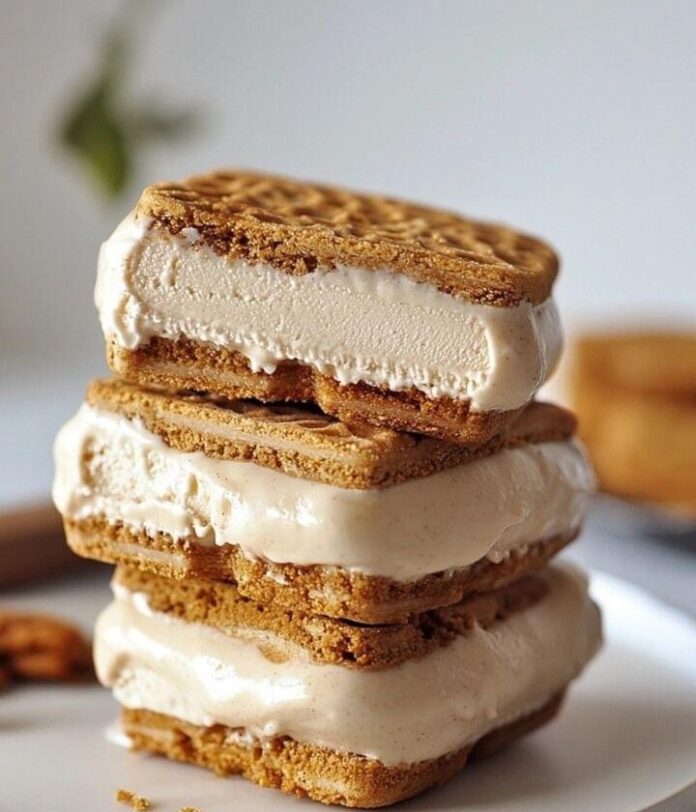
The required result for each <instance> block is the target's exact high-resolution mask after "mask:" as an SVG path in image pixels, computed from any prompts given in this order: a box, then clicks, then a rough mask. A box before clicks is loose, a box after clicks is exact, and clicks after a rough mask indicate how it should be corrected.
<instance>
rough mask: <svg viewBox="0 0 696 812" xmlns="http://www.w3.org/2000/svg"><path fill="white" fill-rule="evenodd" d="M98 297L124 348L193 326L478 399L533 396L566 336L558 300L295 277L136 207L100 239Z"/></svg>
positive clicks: (351, 278)
mask: <svg viewBox="0 0 696 812" xmlns="http://www.w3.org/2000/svg"><path fill="white" fill-rule="evenodd" d="M95 298H96V303H97V307H98V309H99V314H100V319H101V324H102V328H103V331H104V333H105V335H106V336H107V338H111V339H113V340H115V341H116V342H117V343H118V344H119V345H120V346H121V347H123V348H126V349H135V348H136V347H139V346H141V345H144V344H147V342H148V341H149V340H150V339H151V338H153V337H159V338H166V339H170V340H174V341H176V340H177V339H180V338H186V339H191V340H194V341H197V342H204V343H206V344H211V345H214V346H216V347H221V348H225V349H230V350H235V351H237V352H239V353H241V354H242V355H244V356H245V357H246V358H247V359H248V360H249V362H250V365H251V368H252V370H253V371H264V372H268V373H271V372H273V371H274V370H275V369H276V367H277V365H278V364H279V363H280V362H282V361H297V362H300V363H302V364H305V365H308V366H310V367H312V368H313V369H316V370H317V371H319V372H321V373H322V374H325V375H328V376H331V377H333V378H334V379H336V380H337V381H339V382H341V383H358V382H364V383H367V384H371V385H374V386H387V387H388V388H389V389H390V390H396V391H399V390H405V389H416V390H419V391H420V392H423V393H424V394H425V395H427V396H428V397H431V398H436V397H440V396H448V397H450V398H455V399H459V400H469V401H471V404H472V407H473V408H474V409H476V410H480V411H492V410H501V411H507V410H512V409H516V408H518V407H520V406H522V405H524V404H525V403H527V402H528V401H529V400H530V399H531V398H532V396H533V395H534V393H535V392H536V391H537V389H538V388H539V387H540V386H541V385H542V384H543V383H544V382H545V381H546V379H547V378H548V377H549V375H550V373H551V372H552V371H553V368H554V366H555V364H556V361H557V358H558V355H559V352H560V347H561V331H560V325H559V318H558V312H557V310H556V306H555V304H554V302H553V301H552V300H551V299H548V300H547V301H545V302H543V303H542V304H540V305H536V306H533V305H532V304H531V303H529V302H523V303H521V304H519V305H517V306H515V307H492V306H488V305H482V304H474V303H471V302H468V301H466V300H464V299H462V298H458V297H456V296H452V295H448V294H446V293H443V292H441V291H439V290H438V289H437V288H436V287H435V286H434V285H431V284H428V283H424V282H416V281H413V280H411V279H409V278H408V277H406V276H404V275H401V274H398V273H394V272H391V271H389V270H383V271H379V270H367V269H361V268H353V267H337V268H335V269H330V270H321V269H318V270H316V271H313V272H312V273H308V274H304V275H301V276H293V275H291V274H288V273H285V272H283V271H282V270H278V269H276V268H273V267H270V266H267V265H262V264H249V263H248V262H246V261H244V260H241V259H239V260H230V259H229V258H228V257H225V256H221V255H219V254H217V253H215V251H213V250H212V249H211V248H210V247H208V246H207V245H206V244H204V243H203V242H202V240H201V239H200V235H199V234H198V232H197V231H196V229H194V228H186V229H183V230H182V232H181V233H180V234H179V235H177V236H173V235H171V234H170V233H169V232H168V231H167V230H166V229H164V228H162V227H161V226H157V225H155V224H153V223H152V222H151V221H150V220H148V219H147V218H140V219H136V218H135V217H134V215H130V216H129V217H127V218H126V219H125V220H124V221H123V222H122V223H121V225H120V226H119V227H118V228H117V229H116V231H115V232H114V234H113V235H112V236H111V237H110V239H109V240H107V241H106V242H105V243H104V245H103V246H102V249H101V252H100V258H99V271H98V278H97V286H96V293H95Z"/></svg>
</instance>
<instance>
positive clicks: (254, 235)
mask: <svg viewBox="0 0 696 812" xmlns="http://www.w3.org/2000/svg"><path fill="white" fill-rule="evenodd" d="M136 212H137V214H138V216H143V217H149V218H152V219H153V221H154V223H155V224H159V225H161V226H164V227H165V228H167V229H168V230H169V231H170V232H171V233H172V234H178V233H179V232H180V231H181V230H182V229H183V228H192V227H193V228H196V229H197V230H198V232H199V233H200V235H201V238H202V239H203V241H204V242H205V243H207V244H208V245H209V246H210V247H212V248H213V249H214V250H215V251H216V252H217V253H219V254H221V255H226V256H229V257H230V258H231V259H237V258H242V259H245V260H247V261H249V262H250V263H265V264H267V265H271V266H272V267H274V268H278V269H280V270H283V271H285V272H286V273H289V274H294V275H300V274H306V273H311V272H312V271H314V270H315V269H317V268H333V267H335V266H336V265H349V266H357V267H360V268H366V269H370V270H383V269H389V270H391V271H394V272H397V273H401V274H404V275H405V276H408V277H410V278H412V279H415V280H416V281H419V282H428V283H430V284H432V285H435V286H436V287H437V288H439V289H440V290H441V291H444V292H445V293H449V294H452V295H455V296H460V297H462V298H465V299H468V300H470V301H473V302H481V303H485V304H491V305H498V306H501V307H510V306H514V305H516V304H519V303H520V302H521V301H523V300H527V301H530V302H533V303H534V304H539V303H541V302H543V301H544V300H545V299H547V298H548V296H549V294H550V292H551V286H552V285H553V281H554V279H555V277H556V274H557V271H558V258H557V257H556V255H555V253H554V252H553V250H552V249H551V248H550V247H549V246H548V245H546V244H545V243H543V242H541V240H538V239H536V238H534V237H530V236H528V235H526V234H521V233H519V232H517V231H514V230H513V229H511V228H508V227H506V226H502V225H493V224H490V223H479V222H475V221H473V220H469V219H467V218H465V217H463V216H461V215H459V214H455V213H453V212H450V211H445V210H442V209H436V208H432V207H428V206H423V205H419V204H415V203H408V202H405V201H401V200H395V199H393V198H387V197H381V196H378V195H366V194H360V193H357V192H352V191H348V190H346V189H340V188H337V187H332V186H324V185H320V184H316V183H305V182H302V181H296V180H291V179H289V178H283V177H277V176H273V175H263V174H259V173H254V172H244V171H241V170H230V171H218V172H211V173H209V174H207V175H199V176H196V177H191V178H188V179H186V180H184V181H181V182H179V183H176V182H169V181H167V182H164V183H158V184H155V185H154V186H149V187H147V188H146V189H145V191H144V192H143V194H142V196H141V198H140V201H139V202H138V205H137V209H136Z"/></svg>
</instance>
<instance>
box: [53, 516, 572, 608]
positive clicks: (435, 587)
mask: <svg viewBox="0 0 696 812" xmlns="http://www.w3.org/2000/svg"><path fill="white" fill-rule="evenodd" d="M65 532H66V538H67V541H68V544H69V545H70V548H71V549H72V550H73V552H75V553H77V554H78V555H81V556H83V557H84V558H93V559H96V560H97V561H105V562H108V563H112V564H127V565H129V566H135V567H139V568H141V569H143V570H145V571H146V572H152V573H155V574H158V575H163V576H164V577H166V578H174V579H185V578H208V579H213V580H221V581H224V580H228V581H234V582H235V583H236V584H237V587H238V589H239V592H240V593H241V594H242V595H244V596H246V597H249V598H252V599H253V600H255V601H259V602H260V603H266V604H270V603H277V604H278V605H280V606H284V607H286V608H289V609H298V610H300V611H303V612H308V613H310V614H320V615H327V616H329V617H336V618H349V619H351V620H355V621H358V622H361V623H401V622H403V621H405V620H407V619H408V618H409V617H410V616H412V615H414V614H420V613H421V612H426V611H428V610H429V609H436V608H438V607H442V606H449V605H451V604H453V603H458V602H459V601H461V600H462V598H464V597H465V596H467V595H472V594H475V593H479V592H485V591H486V590H489V589H496V588H498V587H500V586H503V585H505V584H507V583H510V582H511V581H513V580H515V579H516V578H520V577H521V576H523V575H529V574H531V573H534V572H537V571H538V570H540V569H541V568H542V567H544V566H545V565H546V564H547V563H548V561H549V560H550V559H551V558H552V557H553V556H554V555H555V554H556V553H557V552H558V551H559V550H560V549H561V548H562V547H564V546H565V545H566V544H568V543H569V542H570V541H572V540H573V538H575V536H576V535H577V531H576V532H573V533H572V534H570V535H568V536H565V537H555V538H552V539H546V540H543V541H538V542H536V543H530V545H529V547H528V548H527V549H526V550H525V551H523V552H519V553H512V554H511V555H510V556H508V557H507V558H505V559H504V560H503V561H501V562H500V563H499V564H495V563H493V562H492V561H489V560H487V559H484V560H482V561H479V562H476V563H475V564H473V565H472V566H471V567H469V568H467V569H462V570H454V571H452V572H439V573H435V574H433V575H428V576H426V577H425V578H421V579H419V580H417V581H394V580H392V579H390V578H385V577H382V576H369V575H363V574H361V573H356V572H351V571H350V570H347V569H343V568H340V567H323V566H319V565H311V566H296V565H294V564H272V563H270V562H267V561H263V560H261V559H252V558H249V557H247V556H246V555H245V554H244V553H243V552H242V550H241V549H240V548H239V547H238V546H236V545H225V546H222V547H217V546H204V545H201V544H198V543H196V542H193V541H179V542H177V541H174V539H172V538H171V536H168V535H166V534H163V533H159V534H157V535H156V536H149V535H147V534H146V533H144V532H139V531H134V530H131V529H130V528H128V527H126V526H125V525H122V524H110V523H109V522H108V521H107V520H106V519H105V518H102V517H92V518H89V519H83V520H80V521H74V520H71V519H66V520H65Z"/></svg>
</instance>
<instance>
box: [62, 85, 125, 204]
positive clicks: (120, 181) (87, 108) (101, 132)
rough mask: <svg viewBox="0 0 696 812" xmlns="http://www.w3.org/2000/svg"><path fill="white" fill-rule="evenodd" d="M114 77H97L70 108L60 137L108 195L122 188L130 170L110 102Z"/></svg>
mask: <svg viewBox="0 0 696 812" xmlns="http://www.w3.org/2000/svg"><path fill="white" fill-rule="evenodd" d="M112 81H113V77H110V76H104V77H101V78H100V82H99V84H98V85H97V86H96V87H94V88H93V89H92V90H91V91H90V92H88V93H87V94H85V95H84V96H83V97H82V98H81V99H79V100H78V103H77V104H76V106H75V107H74V108H73V110H71V111H70V113H69V114H68V117H67V119H66V121H65V124H64V125H63V130H62V133H61V138H62V142H63V144H64V145H65V146H66V147H68V148H69V149H70V150H71V151H72V152H73V153H74V154H75V155H76V156H77V157H78V158H79V159H80V160H81V161H82V162H83V163H84V164H85V166H86V167H87V169H88V170H89V171H90V172H91V173H92V175H93V177H94V178H95V179H96V181H97V182H98V183H99V185H100V186H101V187H102V188H103V190H104V191H105V192H106V194H107V195H109V196H111V197H115V196H116V195H118V194H119V193H120V192H122V191H123V189H124V188H125V186H126V185H127V183H128V180H129V178H130V174H131V170H132V161H131V158H130V155H129V149H128V137H127V135H126V132H125V130H124V127H123V125H122V123H121V122H120V121H119V119H118V116H117V115H116V113H115V111H114V110H113V108H112V105H111V98H110V96H111V94H110V92H109V91H110V88H109V84H110V83H111V82H112Z"/></svg>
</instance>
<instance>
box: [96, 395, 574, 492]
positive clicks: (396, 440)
mask: <svg viewBox="0 0 696 812" xmlns="http://www.w3.org/2000/svg"><path fill="white" fill-rule="evenodd" d="M86 400H87V403H88V404H89V405H90V406H93V407H95V408H97V409H103V410H106V411H109V412H114V413H116V414H120V415H123V416H124V417H127V418H128V419H129V420H133V419H138V420H141V421H142V423H143V425H144V426H145V427H146V428H147V429H148V431H150V432H153V433H154V434H156V435H157V436H158V437H159V438H160V439H162V440H163V441H164V442H165V443H166V444H167V445H168V446H170V447H171V448H175V449H177V450H178V451H184V452H192V451H202V452H204V453H205V454H206V455H207V456H209V457H211V458H213V459H222V460H245V461H249V462H253V463H255V464H257V465H262V466H264V467H266V468H273V469H275V470H279V471H283V472H284V473H286V474H290V475H291V476H295V477H300V478H302V479H309V480H313V481H317V482H325V483H327V484H329V485H336V486H338V487H341V488H357V489H367V488H382V487H387V486H390V485H396V484H398V483H400V482H405V481H407V480H409V479H414V478H417V477H423V476H429V475H431V474H434V473H437V472H438V471H443V470H446V469H448V468H452V467H454V466H457V465H463V464H465V463H467V462H470V461H472V460H475V459H479V458H481V457H485V456H489V455H491V454H494V453H496V452H497V451H499V450H500V449H501V448H515V447H517V446H521V445H525V444H527V443H544V442H553V441H560V440H566V439H568V438H570V437H572V436H573V433H574V431H575V418H574V417H573V415H572V414H571V413H570V412H568V411H567V410H565V409H562V408H560V407H559V406H554V405H552V404H550V403H532V404H530V405H529V406H528V407H527V409H525V410H524V411H523V413H522V414H521V415H520V417H519V418H518V419H517V420H516V421H515V422H514V423H513V424H512V425H510V426H508V427H507V428H506V429H505V431H503V432H501V433H500V434H498V435H496V436H494V437H493V438H492V439H491V440H490V441H489V442H487V443H486V444H484V445H481V446H477V447H475V448H469V447H465V446H460V445H457V444H455V443H448V442H445V441H443V440H436V439H433V438H428V437H423V436H419V435H412V434H401V433H398V432H396V431H393V430H391V429H387V428H378V427H375V426H372V425H370V424H368V423H365V422H361V421H357V420H356V421H352V422H351V421H349V422H347V423H343V422H341V421H339V420H337V419H336V418H334V417H330V416H328V415H325V414H322V413H321V412H319V411H318V410H316V409H314V410H312V409H311V408H310V407H307V406H297V405H289V404H266V405H264V404H261V403H257V402H254V401H244V400H237V401H228V400H225V399H223V398H213V397H201V396H198V395H194V394H190V393H188V394H181V395H176V394H172V393H170V392H168V391H166V390H161V389H143V388H140V387H138V386H133V385H132V384H127V383H125V382H123V381H119V380H113V379H112V380H96V381H93V382H92V384H91V385H90V387H89V389H88V390H87V398H86Z"/></svg>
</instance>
